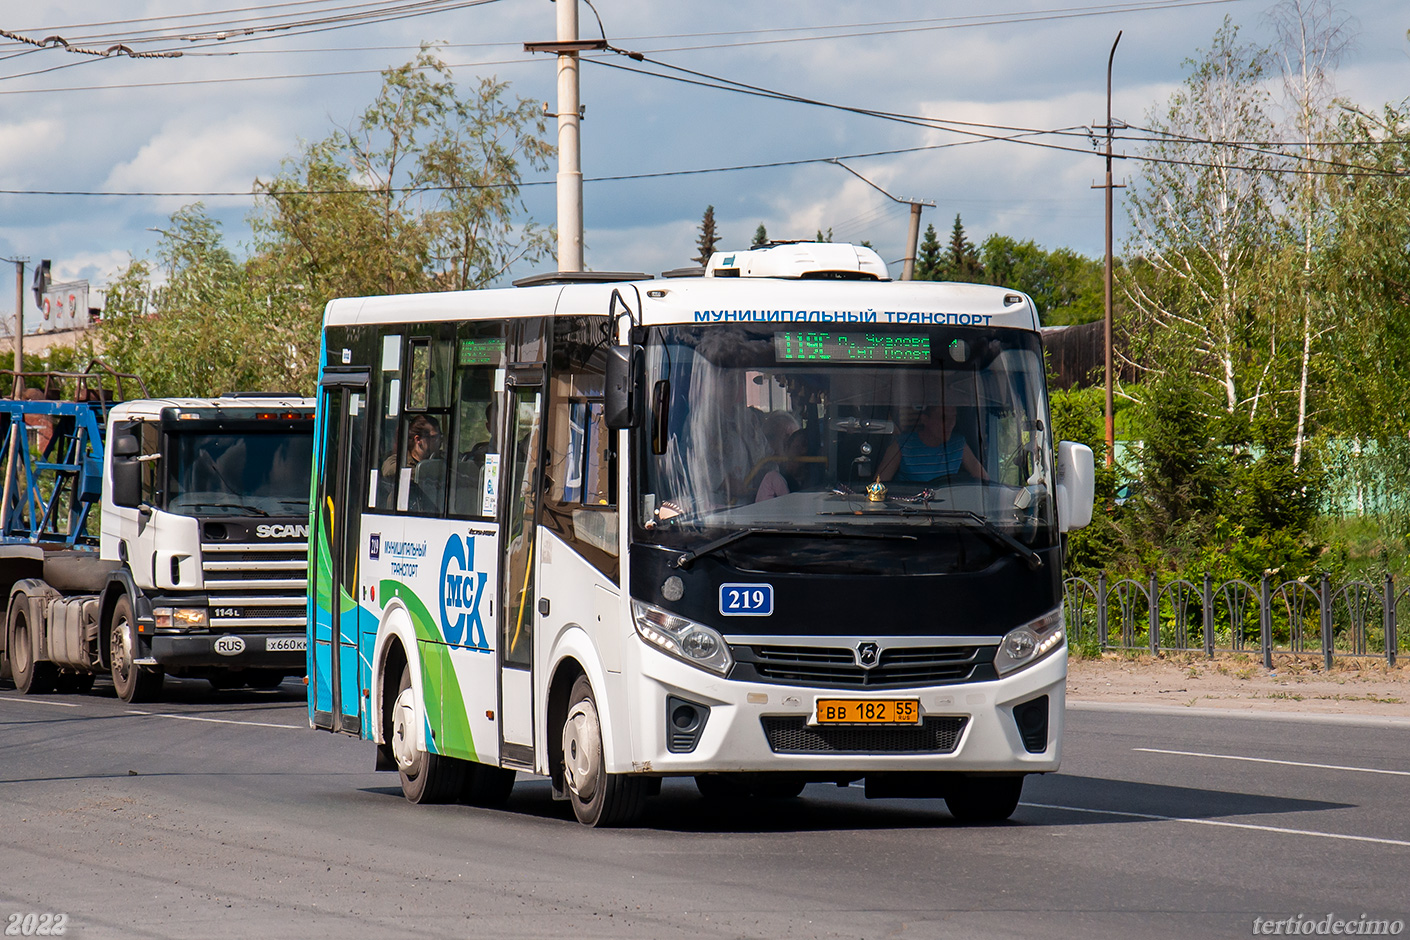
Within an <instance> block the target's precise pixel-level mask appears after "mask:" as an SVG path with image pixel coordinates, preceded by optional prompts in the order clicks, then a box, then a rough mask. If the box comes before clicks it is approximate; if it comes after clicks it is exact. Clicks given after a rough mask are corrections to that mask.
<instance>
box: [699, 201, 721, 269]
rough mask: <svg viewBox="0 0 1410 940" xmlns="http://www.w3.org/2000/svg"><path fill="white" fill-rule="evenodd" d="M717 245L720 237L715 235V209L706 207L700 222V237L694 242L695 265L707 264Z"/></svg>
mask: <svg viewBox="0 0 1410 940" xmlns="http://www.w3.org/2000/svg"><path fill="white" fill-rule="evenodd" d="M719 243H720V236H719V235H717V234H716V233H715V207H714V206H706V207H705V215H704V217H703V218H701V220H700V235H699V237H698V238H697V239H696V240H695V247H696V249H697V251H696V255H695V263H696V264H708V263H709V261H710V256H711V255H712V254H714V253H715V246H716V245H718V244H719Z"/></svg>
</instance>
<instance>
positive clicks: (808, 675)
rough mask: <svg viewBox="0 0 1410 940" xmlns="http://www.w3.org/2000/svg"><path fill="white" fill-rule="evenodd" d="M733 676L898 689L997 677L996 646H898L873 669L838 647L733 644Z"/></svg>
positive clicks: (880, 659)
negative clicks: (859, 663) (865, 666)
mask: <svg viewBox="0 0 1410 940" xmlns="http://www.w3.org/2000/svg"><path fill="white" fill-rule="evenodd" d="M730 649H731V651H732V652H733V653H734V656H735V660H736V665H735V670H734V671H733V672H732V673H731V674H730V678H732V679H740V680H746V681H750V680H752V681H755V682H771V683H776V684H788V685H808V686H825V687H829V688H856V689H876V688H899V687H902V686H915V685H946V684H949V683H955V682H980V681H984V680H986V679H993V678H995V673H994V665H993V663H994V653H995V651H996V650H997V647H996V646H898V647H890V648H886V649H883V650H882V651H881V655H880V656H879V657H878V660H877V664H876V665H875V666H873V667H872V668H871V669H863V668H862V667H861V666H859V665H857V660H856V656H855V655H853V652H852V650H851V649H849V648H847V647H839V646H731V647H730Z"/></svg>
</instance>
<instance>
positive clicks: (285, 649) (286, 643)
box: [264, 636, 308, 653]
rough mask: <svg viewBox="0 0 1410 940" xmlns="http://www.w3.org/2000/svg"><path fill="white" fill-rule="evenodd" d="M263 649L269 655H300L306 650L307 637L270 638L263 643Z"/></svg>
mask: <svg viewBox="0 0 1410 940" xmlns="http://www.w3.org/2000/svg"><path fill="white" fill-rule="evenodd" d="M264 648H265V650H266V651H267V652H270V653H302V652H304V651H306V650H307V649H308V637H306V636H272V637H269V638H268V639H266V640H265V641H264Z"/></svg>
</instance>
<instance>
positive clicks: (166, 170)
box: [103, 114, 293, 212]
mask: <svg viewBox="0 0 1410 940" xmlns="http://www.w3.org/2000/svg"><path fill="white" fill-rule="evenodd" d="M290 144H291V142H290V141H289V139H288V138H287V137H285V136H283V135H282V134H279V133H277V132H276V131H275V130H274V129H273V128H272V127H271V126H270V122H269V120H268V119H267V118H262V117H261V116H259V115H255V114H243V115H234V116H231V117H228V118H225V119H223V120H220V121H217V122H214V123H208V124H198V123H196V122H193V121H191V120H190V119H189V118H187V119H183V120H175V121H169V122H168V123H167V124H166V125H165V126H164V127H163V128H162V129H161V130H160V131H158V132H157V134H156V135H155V136H154V137H152V138H151V139H150V140H149V141H147V142H146V143H145V144H144V145H143V146H142V147H141V149H139V150H138V151H137V154H136V155H135V156H134V157H132V159H130V160H127V161H125V162H122V163H119V164H117V165H116V166H114V167H113V168H112V171H111V172H110V173H109V174H108V177H107V179H106V180H104V181H103V188H105V189H108V190H112V191H115V192H198V193H199V192H242V191H243V192H248V191H249V189H250V186H251V184H252V183H253V182H254V180H255V178H256V177H257V176H261V175H264V176H268V175H270V174H271V173H272V172H273V171H274V170H275V169H276V168H277V167H278V165H279V161H280V160H281V159H282V158H283V157H284V156H286V155H288V154H289V153H290V151H291V150H292V149H293V148H292V147H291V145H290ZM202 198H203V199H204V201H206V203H207V204H209V205H231V204H237V205H246V204H248V203H249V200H248V199H247V198H239V197H220V196H209V197H202ZM191 201H192V198H191V197H176V198H171V199H164V200H157V201H156V202H155V203H154V204H155V206H156V207H157V208H159V209H160V210H161V211H167V212H169V211H171V210H173V209H176V208H179V207H180V206H182V205H185V204H187V203H190V202H191Z"/></svg>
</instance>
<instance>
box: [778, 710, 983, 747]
mask: <svg viewBox="0 0 1410 940" xmlns="http://www.w3.org/2000/svg"><path fill="white" fill-rule="evenodd" d="M759 720H760V721H761V722H762V723H763V725H764V734H765V736H767V737H768V739H769V747H770V749H772V750H773V752H774V753H775V754H949V753H950V752H951V751H953V750H954V749H955V745H957V744H958V743H959V740H960V733H961V732H963V731H964V726H965V722H966V721H968V720H969V719H967V718H965V717H963V716H954V717H934V718H927V719H925V722H924V723H923V724H922V725H920V726H919V727H904V728H877V727H870V728H869V727H866V726H855V725H854V726H850V727H826V726H813V727H809V726H808V719H806V718H804V717H802V716H801V715H795V716H786V717H785V716H771V717H770V716H766V717H764V718H761V719H759Z"/></svg>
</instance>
